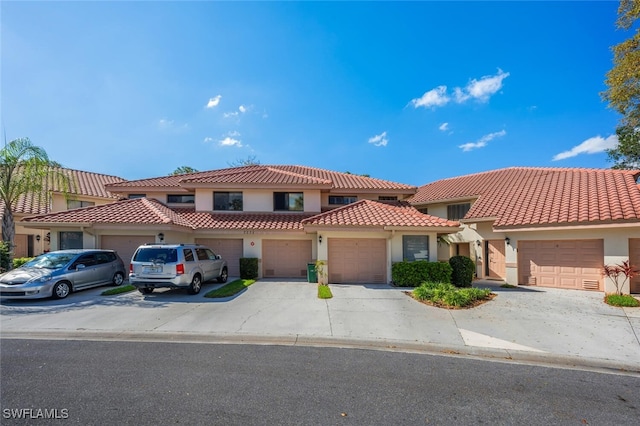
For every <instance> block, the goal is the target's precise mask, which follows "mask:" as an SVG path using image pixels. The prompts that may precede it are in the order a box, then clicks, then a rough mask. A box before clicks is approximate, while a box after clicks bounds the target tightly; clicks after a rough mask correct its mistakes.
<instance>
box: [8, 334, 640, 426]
mask: <svg viewBox="0 0 640 426" xmlns="http://www.w3.org/2000/svg"><path fill="white" fill-rule="evenodd" d="M0 344H1V345H0V368H1V370H0V371H1V374H2V375H1V383H0V384H1V388H0V389H1V396H0V402H1V404H0V405H1V408H2V410H1V415H2V418H1V419H0V423H2V424H3V425H4V424H43V425H44V424H60V423H72V424H84V425H92V424H95V425H111V424H114V425H115V424H136V425H159V424H162V425H164V424H190V425H195V424H207V425H217V424H219V425H274V424H282V425H391V424H393V425H404V424H408V425H422V424H428V425H448V424H457V425H460V424H491V425H500V424H536V425H541V424H554V425H564V424H566V425H584V424H589V425H613V424H615V425H637V424H640V378H638V376H637V375H628V374H603V373H597V372H589V371H579V370H571V369H558V368H546V367H539V366H530V365H518V364H508V363H501V362H492V361H484V360H474V359H468V358H467V359H465V358H458V357H449V356H433V355H425V354H411V353H398V352H388V351H371V350H361V349H336V348H315V347H297V346H296V347H290V346H260V345H219V344H198V343H171V342H162V343H159V342H158V343H151V342H148V343H140V342H116V341H80V340H69V341H63V340H51V341H48V340H28V339H25V340H21V339H15V340H14V339H2V340H1V341H0ZM18 415H21V416H22V417H23V418H22V419H17V418H16V417H17V416H18ZM25 416H26V417H27V418H26V419H25V418H24V417H25ZM38 416H39V417H40V418H38ZM46 416H49V417H58V419H57V420H55V419H45V418H43V417H46ZM36 418H37V420H36Z"/></svg>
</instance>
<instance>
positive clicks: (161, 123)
mask: <svg viewBox="0 0 640 426" xmlns="http://www.w3.org/2000/svg"><path fill="white" fill-rule="evenodd" d="M172 126H173V120H167V119H166V118H161V119H160V120H158V127H159V128H161V129H169V128H171V127H172Z"/></svg>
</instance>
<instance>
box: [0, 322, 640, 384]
mask: <svg viewBox="0 0 640 426" xmlns="http://www.w3.org/2000/svg"><path fill="white" fill-rule="evenodd" d="M0 337H1V338H2V339H34V340H93V341H124V342H173V343H201V344H251V345H275V346H308V347H325V348H346V349H363V350H377V351H391V352H405V353H419V354H427V355H436V356H454V357H465V358H473V359H478V360H490V361H496V362H505V363H519V364H532V365H539V366H547V367H554V368H565V369H579V370H593V371H598V372H604V373H610V374H625V375H633V376H637V377H640V365H638V364H632V363H625V362H620V361H615V360H608V359H597V358H588V357H578V356H568V355H558V354H548V353H537V352H527V351H518V350H508V349H496V348H481V347H474V346H447V345H441V344H435V343H424V342H407V341H394V340H387V339H380V340H364V339H344V338H327V337H314V336H307V335H304V336H303V335H251V334H238V333H234V334H210V333H184V332H180V333H175V332H127V331H117V332H114V331H93V330H92V331H89V330H75V331H46V332H43V331H3V332H2V334H1V336H0Z"/></svg>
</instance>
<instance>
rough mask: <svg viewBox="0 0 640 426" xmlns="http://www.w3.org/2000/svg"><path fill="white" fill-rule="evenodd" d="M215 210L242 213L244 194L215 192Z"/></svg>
mask: <svg viewBox="0 0 640 426" xmlns="http://www.w3.org/2000/svg"><path fill="white" fill-rule="evenodd" d="M213 209H214V210H236V211H242V192H214V193H213Z"/></svg>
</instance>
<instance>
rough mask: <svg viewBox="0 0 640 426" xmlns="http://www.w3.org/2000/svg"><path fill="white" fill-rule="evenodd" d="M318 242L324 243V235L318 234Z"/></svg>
mask: <svg viewBox="0 0 640 426" xmlns="http://www.w3.org/2000/svg"><path fill="white" fill-rule="evenodd" d="M318 243H319V244H322V235H318Z"/></svg>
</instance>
